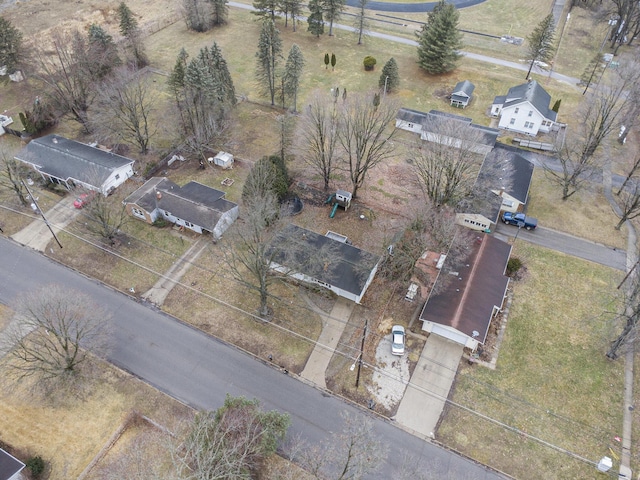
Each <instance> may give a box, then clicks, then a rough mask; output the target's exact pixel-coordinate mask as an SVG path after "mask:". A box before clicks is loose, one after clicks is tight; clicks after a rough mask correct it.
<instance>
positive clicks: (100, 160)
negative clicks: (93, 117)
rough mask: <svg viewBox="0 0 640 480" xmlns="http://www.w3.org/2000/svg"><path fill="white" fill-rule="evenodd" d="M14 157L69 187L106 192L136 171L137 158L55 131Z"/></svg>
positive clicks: (31, 142)
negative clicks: (135, 161)
mask: <svg viewBox="0 0 640 480" xmlns="http://www.w3.org/2000/svg"><path fill="white" fill-rule="evenodd" d="M15 158H16V160H19V161H21V162H23V163H25V164H27V165H29V166H30V167H32V168H33V169H34V170H35V171H36V172H38V173H39V174H40V175H41V176H42V178H44V179H46V180H48V181H51V182H53V183H58V184H60V185H63V186H64V187H66V188H67V189H69V190H71V189H72V188H73V187H78V186H81V187H84V188H86V189H88V190H93V191H96V192H100V193H102V194H103V195H108V194H109V193H111V192H112V191H113V190H114V189H116V188H117V187H119V186H120V185H122V184H123V183H124V182H125V181H126V180H127V179H128V178H129V177H131V176H132V175H133V162H134V160H131V159H130V158H126V157H122V156H120V155H116V154H115V153H111V152H109V151H106V150H102V149H100V148H97V147H93V146H91V145H86V144H84V143H80V142H76V141H75V140H69V139H68V138H64V137H61V136H59V135H55V134H52V135H46V136H44V137H40V138H36V139H34V140H31V141H30V142H29V143H28V144H27V146H26V147H24V148H23V149H22V150H20V151H19V152H18V154H17V155H16V157H15Z"/></svg>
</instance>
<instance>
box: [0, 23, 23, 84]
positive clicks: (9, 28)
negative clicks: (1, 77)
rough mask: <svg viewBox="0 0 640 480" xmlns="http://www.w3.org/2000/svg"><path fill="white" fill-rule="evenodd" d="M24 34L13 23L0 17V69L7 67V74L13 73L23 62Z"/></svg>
mask: <svg viewBox="0 0 640 480" xmlns="http://www.w3.org/2000/svg"><path fill="white" fill-rule="evenodd" d="M22 56H23V50H22V32H20V30H18V29H17V28H15V27H14V26H13V25H12V24H11V22H10V21H9V20H7V19H5V18H2V17H0V67H1V66H5V65H6V67H7V73H13V72H15V71H16V69H17V68H18V65H19V63H20V61H21V60H22Z"/></svg>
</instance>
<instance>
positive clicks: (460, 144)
mask: <svg viewBox="0 0 640 480" xmlns="http://www.w3.org/2000/svg"><path fill="white" fill-rule="evenodd" d="M396 127H397V128H400V129H402V130H407V131H409V132H413V133H418V134H420V138H421V139H422V140H425V141H427V142H434V143H440V144H442V145H448V146H451V147H454V148H463V149H466V150H469V151H472V152H475V153H479V154H481V155H486V154H487V153H489V152H490V151H491V149H492V148H493V146H494V145H495V143H496V139H497V138H498V134H499V133H500V131H499V130H497V129H495V128H490V127H485V126H483V125H477V124H475V123H472V120H471V118H467V117H462V116H460V115H454V114H452V113H446V112H440V111H438V110H430V111H429V112H428V113H424V112H419V111H417V110H411V109H410V108H401V109H400V110H398V114H397V115H396Z"/></svg>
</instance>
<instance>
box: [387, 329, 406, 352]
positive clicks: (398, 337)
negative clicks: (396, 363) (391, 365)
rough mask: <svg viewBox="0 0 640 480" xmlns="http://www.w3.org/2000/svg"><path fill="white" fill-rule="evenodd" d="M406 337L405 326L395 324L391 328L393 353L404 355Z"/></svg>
mask: <svg viewBox="0 0 640 480" xmlns="http://www.w3.org/2000/svg"><path fill="white" fill-rule="evenodd" d="M405 338H406V336H405V332H404V327H403V326H401V325H394V326H393V328H391V353H392V354H393V355H404V343H405Z"/></svg>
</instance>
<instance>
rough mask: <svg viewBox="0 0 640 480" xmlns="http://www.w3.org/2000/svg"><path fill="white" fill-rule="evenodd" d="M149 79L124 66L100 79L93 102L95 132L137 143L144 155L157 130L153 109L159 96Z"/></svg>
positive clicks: (112, 138) (117, 139) (133, 143)
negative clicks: (105, 79) (111, 76)
mask: <svg viewBox="0 0 640 480" xmlns="http://www.w3.org/2000/svg"><path fill="white" fill-rule="evenodd" d="M150 82H151V80H150V79H149V78H148V77H147V76H145V75H138V74H137V73H136V72H134V71H131V70H128V69H126V68H125V69H122V70H120V71H119V72H118V74H117V75H116V76H115V78H112V79H110V80H108V81H106V82H103V83H102V84H101V86H100V89H99V93H98V97H97V98H96V102H95V104H94V115H93V117H92V121H91V124H92V126H93V130H94V132H96V133H102V134H103V135H105V136H106V137H107V138H109V139H111V140H116V141H124V142H126V143H129V144H132V145H136V146H137V147H138V149H139V151H140V153H142V154H146V153H147V152H148V150H149V142H150V140H151V138H152V137H153V136H154V135H155V133H156V132H157V123H156V121H155V120H154V119H153V110H154V108H155V106H156V104H157V100H158V98H157V95H155V93H154V90H153V89H152V88H151V87H150Z"/></svg>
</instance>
